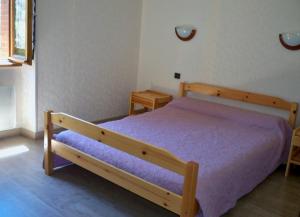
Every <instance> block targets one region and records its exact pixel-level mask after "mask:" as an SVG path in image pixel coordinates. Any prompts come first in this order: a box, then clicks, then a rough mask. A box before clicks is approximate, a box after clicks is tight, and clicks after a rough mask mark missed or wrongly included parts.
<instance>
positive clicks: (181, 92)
mask: <svg viewBox="0 0 300 217" xmlns="http://www.w3.org/2000/svg"><path fill="white" fill-rule="evenodd" d="M185 85H186V84H185V83H184V82H181V83H180V87H179V96H180V97H184V96H186V94H187V91H186V90H185Z"/></svg>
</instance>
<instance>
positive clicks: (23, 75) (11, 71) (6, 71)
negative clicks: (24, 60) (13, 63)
mask: <svg viewBox="0 0 300 217" xmlns="http://www.w3.org/2000/svg"><path fill="white" fill-rule="evenodd" d="M0 86H13V87H14V89H15V101H16V102H15V103H16V105H15V106H16V126H15V127H16V128H24V129H27V130H29V131H32V132H35V131H36V111H35V107H36V106H35V105H36V99H35V94H36V90H35V70H34V65H33V66H27V65H24V66H22V67H7V68H0Z"/></svg>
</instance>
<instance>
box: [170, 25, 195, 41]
mask: <svg viewBox="0 0 300 217" xmlns="http://www.w3.org/2000/svg"><path fill="white" fill-rule="evenodd" d="M196 32H197V31H196V29H195V28H194V27H193V26H190V25H182V26H176V27H175V33H176V35H177V37H178V38H179V39H180V40H182V41H190V40H192V39H193V38H194V36H195V35H196Z"/></svg>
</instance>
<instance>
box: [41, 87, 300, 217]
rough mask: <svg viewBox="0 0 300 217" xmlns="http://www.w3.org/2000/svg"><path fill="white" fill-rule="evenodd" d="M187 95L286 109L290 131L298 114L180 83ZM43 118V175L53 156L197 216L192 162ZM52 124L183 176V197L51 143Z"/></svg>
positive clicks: (235, 93)
mask: <svg viewBox="0 0 300 217" xmlns="http://www.w3.org/2000/svg"><path fill="white" fill-rule="evenodd" d="M188 92H196V93H200V94H205V95H211V96H218V97H223V98H228V99H233V100H239V101H244V102H248V103H254V104H259V105H264V106H270V107H274V108H278V109H283V110H288V111H289V112H290V116H289V124H290V125H291V127H292V128H294V126H295V123H296V117H297V112H298V105H297V103H292V102H287V101H285V100H282V99H279V98H276V97H271V96H266V95H262V94H255V93H248V92H244V91H239V90H233V89H228V88H223V87H217V86H213V85H208V84H201V83H181V85H180V96H186V95H187V93H188ZM44 115H45V135H44V150H45V156H44V157H45V158H44V167H45V173H46V174H47V175H51V174H52V173H53V154H56V155H59V156H61V157H63V158H65V159H67V160H69V161H71V162H73V163H74V164H77V165H79V166H80V167H82V168H85V169H87V170H89V171H91V172H93V173H95V174H97V175H99V176H101V177H103V178H105V179H107V180H109V181H111V182H113V183H115V184H117V185H119V186H121V187H123V188H125V189H127V190H129V191H131V192H133V193H135V194H137V195H139V196H141V197H143V198H145V199H147V200H149V201H152V202H153V203H155V204H157V205H159V206H161V207H164V208H165V209H168V210H170V211H172V212H174V213H176V214H178V215H180V217H194V216H195V215H196V214H197V213H198V211H199V208H200V204H199V202H198V201H197V200H196V197H195V196H196V189H197V179H198V170H199V165H198V163H196V162H192V161H190V162H185V161H183V160H181V159H179V158H177V157H176V156H174V155H173V154H171V153H169V152H168V151H167V150H164V149H162V148H159V147H155V146H153V145H151V144H146V143H144V142H142V141H138V140H136V139H134V138H130V137H128V136H125V135H121V134H118V133H115V132H112V131H110V130H107V129H104V128H102V127H99V126H97V125H95V124H92V123H89V122H86V121H83V120H80V119H78V118H75V117H72V116H70V115H67V114H64V113H54V112H52V111H47V112H45V114H44ZM53 125H57V126H59V127H62V128H65V129H69V130H72V131H74V132H77V133H80V134H82V135H84V136H87V137H89V138H91V139H94V140H97V141H99V142H101V143H104V144H106V145H109V146H111V147H113V148H116V149H119V150H121V151H123V152H126V153H128V154H130V155H133V156H135V157H138V158H140V159H142V160H145V161H148V162H150V163H153V164H156V165H158V166H160V167H163V168H165V169H168V170H170V171H173V172H175V173H177V174H179V175H182V176H183V177H184V183H183V194H182V195H178V194H175V193H173V192H170V191H168V190H167V189H164V188H162V187H160V186H157V185H155V184H153V183H150V182H148V181H145V180H143V179H141V178H139V177H137V176H134V175H132V174H130V173H128V172H126V171H123V170H121V169H119V168H116V167H114V166H112V165H110V164H108V163H106V162H104V161H101V160H99V159H96V158H94V157H92V156H90V155H88V154H86V153H83V152H81V151H79V150H77V149H75V148H72V147H70V146H68V145H66V144H64V143H61V142H58V141H56V140H54V139H53Z"/></svg>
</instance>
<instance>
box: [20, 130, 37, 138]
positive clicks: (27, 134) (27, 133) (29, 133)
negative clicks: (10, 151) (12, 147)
mask: <svg viewBox="0 0 300 217" xmlns="http://www.w3.org/2000/svg"><path fill="white" fill-rule="evenodd" d="M20 134H21V136H24V137H26V138H29V139H38V138H37V134H38V133H35V132H33V131H31V130H27V129H25V128H21V131H20Z"/></svg>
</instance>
